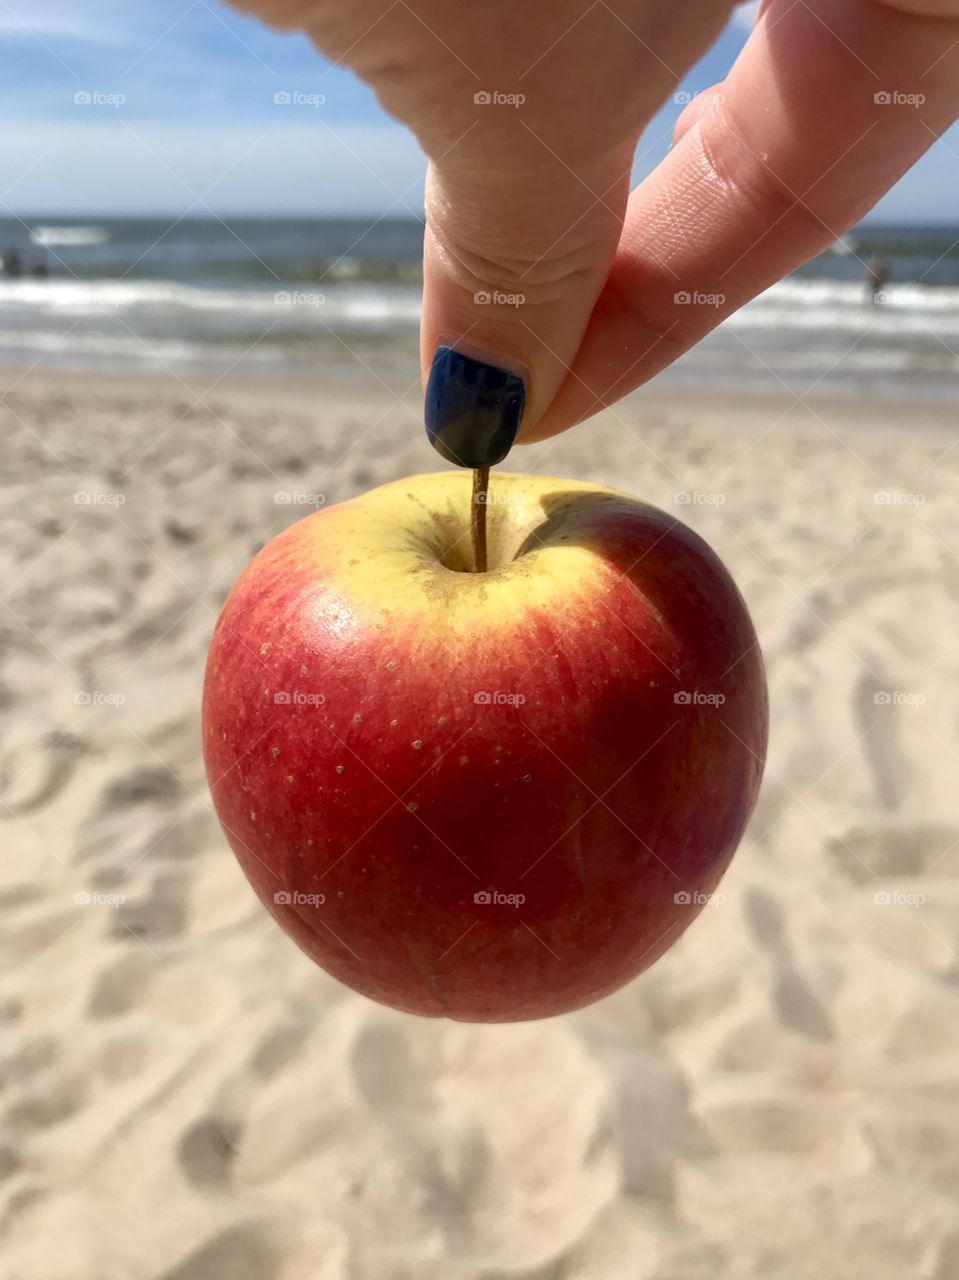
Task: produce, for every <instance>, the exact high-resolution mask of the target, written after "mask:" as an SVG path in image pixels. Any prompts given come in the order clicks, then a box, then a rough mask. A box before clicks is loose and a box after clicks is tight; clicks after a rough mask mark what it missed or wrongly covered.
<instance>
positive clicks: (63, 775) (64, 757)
mask: <svg viewBox="0 0 959 1280" xmlns="http://www.w3.org/2000/svg"><path fill="white" fill-rule="evenodd" d="M87 751H88V747H87V744H86V742H85V741H84V740H83V739H82V738H80V737H78V736H77V735H76V734H72V733H50V734H46V735H45V736H44V737H43V738H41V739H40V740H39V741H38V742H36V743H35V744H34V745H33V746H31V747H28V748H26V749H24V750H23V751H22V752H18V753H17V754H16V757H15V759H12V760H4V762H3V765H2V767H0V795H2V796H3V799H4V803H5V804H7V805H8V806H9V807H10V808H11V809H12V810H13V812H14V813H17V814H25V813H32V812H34V810H36V809H41V808H43V806H44V805H45V804H49V802H50V801H51V800H54V799H56V797H57V796H58V795H59V794H60V792H61V791H62V790H63V789H64V788H65V787H66V786H68V785H69V783H70V781H71V780H72V778H73V775H74V773H75V772H76V768H77V765H78V764H79V762H80V760H81V759H82V758H83V757H84V756H85V755H86V754H87Z"/></svg>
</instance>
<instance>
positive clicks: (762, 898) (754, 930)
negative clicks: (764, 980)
mask: <svg viewBox="0 0 959 1280" xmlns="http://www.w3.org/2000/svg"><path fill="white" fill-rule="evenodd" d="M743 913H744V915H745V917H746V924H747V926H748V928H749V931H750V933H751V934H752V935H753V937H754V938H755V939H756V941H757V942H758V943H759V945H760V946H761V947H763V948H764V949H765V950H766V951H769V952H771V953H773V954H774V955H778V954H779V953H780V952H781V951H782V950H783V947H784V946H785V944H786V939H787V932H786V920H785V916H784V915H783V911H782V908H781V907H780V905H779V903H778V902H777V901H776V899H775V898H774V897H773V896H772V894H770V893H766V892H765V891H764V890H763V889H756V888H752V889H747V890H746V891H745V893H744V894H743Z"/></svg>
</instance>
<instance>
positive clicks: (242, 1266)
mask: <svg viewBox="0 0 959 1280" xmlns="http://www.w3.org/2000/svg"><path fill="white" fill-rule="evenodd" d="M279 1268H280V1261H279V1256H278V1253H277V1251H276V1249H275V1248H274V1246H273V1245H271V1243H270V1241H269V1240H268V1238H267V1236H266V1233H265V1232H264V1231H263V1230H261V1229H260V1228H258V1227H255V1226H245V1227H231V1228H229V1229H228V1230H226V1231H222V1232H220V1234H219V1235H216V1236H214V1237H213V1239H212V1240H210V1241H208V1242H207V1243H206V1244H203V1245H200V1246H199V1247H198V1248H196V1249H194V1250H193V1252H192V1253H191V1254H189V1256H188V1257H186V1258H185V1259H184V1260H183V1261H182V1262H180V1263H179V1264H177V1265H176V1266H175V1267H173V1268H172V1270H170V1271H164V1272H163V1273H162V1275H159V1276H158V1277H157V1280H214V1277H216V1280H219V1278H220V1277H222V1278H223V1280H277V1277H278V1276H279V1274H280V1269H279Z"/></svg>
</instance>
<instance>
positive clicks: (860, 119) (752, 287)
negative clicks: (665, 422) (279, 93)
mask: <svg viewBox="0 0 959 1280" xmlns="http://www.w3.org/2000/svg"><path fill="white" fill-rule="evenodd" d="M236 2H237V3H238V4H239V5H240V7H242V8H245V9H247V10H250V11H252V12H254V13H257V14H259V15H260V16H261V17H262V18H264V19H266V20H267V21H268V22H272V23H275V24H277V25H280V26H284V27H298V28H302V29H304V30H305V31H307V32H308V34H309V35H310V36H311V37H312V39H313V40H314V42H315V43H316V45H317V46H318V48H320V49H321V50H322V51H323V53H324V54H325V55H326V56H327V57H329V58H331V59H333V60H335V61H338V62H341V63H344V64H346V65H348V66H350V67H352V68H353V69H354V70H355V71H356V72H357V73H358V74H359V75H360V76H361V77H362V78H363V79H364V80H366V81H367V82H368V83H369V84H370V85H372V86H373V88H374V89H375V91H376V93H377V95H378V97H379V99H380V101H381V102H382V104H383V106H384V107H385V108H386V110H387V111H389V112H390V113H391V114H392V115H394V116H395V117H397V119H399V120H402V121H404V122H405V123H406V124H407V125H409V126H410V128H411V129H412V130H413V131H414V133H415V134H416V136H417V138H418V139H419V141H420V144H421V145H422V147H423V149H424V150H425V151H426V153H427V155H428V156H429V158H430V167H429V174H428V178H427V186H426V218H427V226H426V240H425V280H424V304H423V320H422V330H421V357H422V361H423V367H424V375H425V376H427V377H429V385H428V387H427V425H428V429H430V431H431V437H433V438H434V443H435V444H436V445H437V447H438V448H439V449H440V451H441V452H443V453H444V455H445V456H447V457H449V458H450V459H451V460H452V461H456V462H459V463H461V464H463V465H473V466H477V465H481V464H482V463H483V462H484V461H499V460H500V457H501V456H504V455H505V452H506V451H508V449H509V446H510V444H511V443H512V439H513V435H514V434H515V429H516V423H517V422H518V419H519V416H520V413H522V429H521V432H520V439H521V440H523V441H524V442H530V441H533V440H541V439H544V438H545V437H547V436H551V435H554V434H555V433H556V432H559V431H562V430H564V429H565V428H567V427H569V426H571V425H573V423H575V422H579V421H581V420H582V419H584V418H586V417H588V416H589V415H590V414H592V413H594V412H596V411H597V410H598V409H599V408H601V407H602V406H604V405H607V404H611V403H612V402H614V401H615V400H617V399H618V398H619V397H621V396H623V395H625V394H626V393H627V392H628V391H631V390H632V389H634V388H635V387H637V386H639V385H640V384H641V383H643V382H645V381H646V380H647V379H648V378H650V377H651V376H652V375H653V374H655V373H656V372H658V371H659V370H660V369H662V368H664V367H665V366H666V365H667V364H669V363H670V362H671V361H673V360H675V359H676V357H677V356H679V355H680V354H681V353H682V352H683V351H685V350H687V349H688V348H689V347H690V346H692V345H693V344H694V343H695V342H697V341H698V340H699V339H700V338H702V337H703V336H704V335H705V334H706V333H707V332H708V331H709V330H710V329H711V328H713V327H714V326H715V325H716V324H718V323H719V321H720V320H722V319H723V317H724V316H726V315H728V314H729V313H730V312H732V311H734V310H736V309H737V308H738V307H740V306H742V305H743V303H745V302H746V301H748V300H749V299H750V298H752V297H754V296H755V295H756V294H757V293H759V292H761V291H762V290H763V289H765V288H767V287H768V286H769V285H770V284H772V283H773V282H774V281H776V280H778V279H779V278H780V277H781V276H782V275H784V274H785V273H786V272H788V271H790V270H792V269H793V268H795V267H797V266H799V265H800V264H801V263H802V262H804V261H806V260H808V259H809V258H810V257H812V256H814V255H815V254H816V253H818V252H820V251H821V250H822V249H824V248H825V247H826V246H827V245H829V244H830V243H832V241H834V240H835V239H836V238H837V237H838V236H839V235H841V234H842V233H843V232H844V231H846V230H848V228H849V227H850V226H852V225H853V224H854V223H856V222H857V221H859V219H860V218H862V217H863V215H864V214H865V213H867V212H868V210H869V209H870V208H871V207H872V206H873V205H874V204H875V203H876V201H877V200H878V199H879V198H880V197H881V196H882V195H883V194H884V193H885V192H886V191H887V190H888V189H889V188H890V187H891V186H892V185H893V184H894V183H895V182H896V180H897V179H898V178H899V177H900V176H901V175H902V174H903V173H904V172H905V170H906V169H908V168H909V166H910V165H911V164H913V163H914V162H915V160H916V159H918V157H919V156H920V155H921V154H922V153H923V152H924V151H925V150H926V149H927V148H928V147H929V146H930V145H931V144H932V142H933V141H934V140H935V138H936V137H937V136H938V135H939V134H940V133H942V132H943V131H944V130H945V129H946V128H947V127H948V126H949V124H951V123H952V121H953V120H954V119H955V117H956V115H957V114H959V0H885V2H884V0H766V2H765V3H764V5H763V7H762V9H761V12H760V16H759V18H758V20H757V23H756V27H755V29H754V31H753V33H752V35H751V37H750V39H749V40H748V42H747V44H746V46H745V48H744V49H743V51H742V53H741V55H740V56H739V58H738V59H737V61H736V63H735V65H734V67H733V68H732V70H731V72H730V74H729V76H728V77H727V78H726V80H725V81H723V82H722V83H721V84H719V85H716V86H715V87H714V88H713V89H711V90H708V91H706V92H705V93H703V94H700V95H699V96H697V97H696V98H695V99H694V100H693V102H692V103H691V104H690V105H689V106H688V107H687V109H686V110H685V111H684V112H683V114H682V116H681V117H680V119H679V122H678V124H677V126H676V130H675V135H674V143H675V145H674V147H673V149H672V151H671V152H670V153H669V155H668V156H667V157H666V158H665V160H664V161H663V162H662V163H661V164H660V165H659V166H658V168H657V169H656V170H655V171H654V172H653V173H652V174H651V175H650V176H649V177H648V178H647V179H646V180H645V181H644V182H643V183H641V184H640V186H639V187H638V189H637V190H636V191H634V192H633V193H632V195H629V189H628V184H629V172H630V166H631V161H632V156H633V151H634V148H635V145H636V142H637V139H638V138H639V135H640V134H641V133H642V131H643V129H644V127H645V126H646V124H647V123H648V121H649V120H650V118H651V116H652V115H653V114H654V113H655V111H656V110H657V109H658V108H659V106H660V105H661V104H662V102H663V100H664V99H665V98H666V97H667V96H668V95H669V93H670V92H671V91H672V89H673V86H674V85H675V83H676V82H677V80H678V79H679V78H680V77H681V76H682V75H683V74H684V73H685V72H686V71H687V70H688V68H689V67H690V66H691V65H692V64H693V63H694V62H695V61H696V60H697V59H698V58H699V57H700V56H701V55H702V54H703V52H704V51H705V50H706V48H707V47H708V46H709V44H710V43H711V42H712V41H713V40H714V39H715V37H716V36H717V34H718V33H719V32H720V30H721V29H722V27H723V26H724V24H725V23H726V21H727V19H728V17H729V14H730V12H731V9H732V7H733V6H732V4H731V2H730V0H685V2H684V3H682V4H677V3H676V0H599V2H598V3H595V4H592V5H591V4H590V0H551V3H549V4H536V3H522V2H521V0H483V3H481V4H472V3H468V2H467V0H397V3H394V4H390V3H389V0H236ZM494 94H499V95H501V96H500V98H498V99H495V98H494V100H492V101H490V100H489V99H490V97H491V95H494ZM893 95H897V96H896V97H895V98H893ZM904 95H905V96H904ZM887 99H892V100H891V101H888V100H887ZM690 294H707V295H709V294H712V295H715V296H716V297H718V298H719V299H721V301H720V302H719V305H715V306H713V305H710V306H697V305H695V304H688V303H684V302H682V301H677V295H679V297H680V298H682V295H687V296H688V295H690ZM485 298H492V299H493V300H492V301H484V299H485ZM519 299H521V300H522V301H521V302H520V301H519ZM446 347H455V348H456V351H457V352H459V353H463V355H464V356H465V358H462V357H461V356H452V355H450V356H446V357H445V358H443V357H441V358H440V359H438V360H437V361H436V364H435V367H434V368H433V372H432V376H430V369H431V365H433V363H434V355H435V353H436V352H437V349H438V348H440V349H443V348H446ZM488 366H493V367H492V368H489V367H488ZM524 390H525V407H524V403H523V402H524Z"/></svg>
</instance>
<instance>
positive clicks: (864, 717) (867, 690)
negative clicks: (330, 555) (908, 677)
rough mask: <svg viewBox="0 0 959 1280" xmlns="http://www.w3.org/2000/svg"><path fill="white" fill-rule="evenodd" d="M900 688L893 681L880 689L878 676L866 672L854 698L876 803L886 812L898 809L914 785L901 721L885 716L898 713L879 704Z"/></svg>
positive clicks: (859, 681) (854, 709) (894, 717)
mask: <svg viewBox="0 0 959 1280" xmlns="http://www.w3.org/2000/svg"><path fill="white" fill-rule="evenodd" d="M883 679H885V676H883ZM896 687H897V685H896V682H895V681H894V680H891V679H890V680H887V681H886V682H885V684H884V685H881V686H880V685H878V684H877V682H876V677H875V676H874V675H872V674H870V673H869V672H868V671H864V672H863V673H862V674H861V675H860V677H859V680H858V682H857V684H856V687H855V690H854V692H853V698H852V707H853V715H854V718H855V721H856V724H857V725H858V727H859V732H860V734H862V737H861V739H860V744H861V746H862V752H863V755H864V756H865V758H866V764H867V765H868V767H869V772H870V774H871V775H872V781H873V787H874V790H875V793H876V799H877V801H878V803H879V804H880V805H881V806H882V808H883V809H896V808H898V806H899V805H900V804H901V803H902V800H903V798H904V797H905V795H906V794H907V792H908V790H909V781H910V767H909V761H908V759H907V757H906V754H905V752H904V751H903V749H902V744H901V742H900V741H899V722H898V718H897V717H896V716H895V715H888V714H884V713H886V712H889V711H892V710H895V709H894V708H892V707H888V706H885V705H880V704H877V702H876V697H877V696H878V695H881V694H882V693H884V692H887V691H888V690H890V689H895V688H896Z"/></svg>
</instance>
